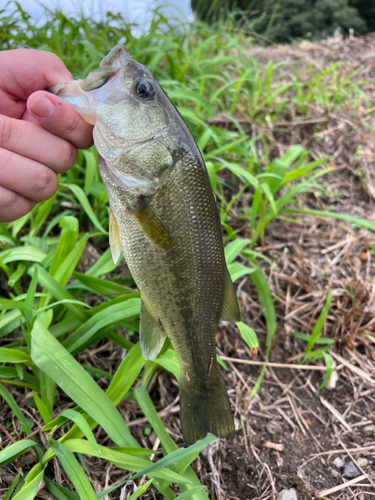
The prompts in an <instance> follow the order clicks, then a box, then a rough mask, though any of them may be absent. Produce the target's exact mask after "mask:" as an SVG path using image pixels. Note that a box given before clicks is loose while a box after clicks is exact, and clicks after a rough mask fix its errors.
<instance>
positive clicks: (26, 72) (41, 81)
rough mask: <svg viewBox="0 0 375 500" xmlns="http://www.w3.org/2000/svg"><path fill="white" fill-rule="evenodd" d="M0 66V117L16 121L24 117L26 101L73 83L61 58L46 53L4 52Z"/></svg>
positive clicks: (29, 51) (35, 51)
mask: <svg viewBox="0 0 375 500" xmlns="http://www.w3.org/2000/svg"><path fill="white" fill-rule="evenodd" d="M0 63H1V72H0V113H2V114H5V115H7V116H11V117H13V118H19V117H20V116H21V115H22V113H23V111H24V108H25V101H26V100H27V98H28V97H29V95H30V94H32V93H33V92H35V91H36V90H41V89H47V88H48V87H51V86H52V85H55V84H57V83H63V82H69V81H70V80H72V79H73V77H72V75H71V74H70V72H69V71H68V70H67V68H66V67H65V64H64V63H63V62H62V60H61V59H60V58H59V57H58V56H56V55H55V54H52V52H46V51H43V50H34V49H17V50H4V51H2V52H1V54H0ZM15 98H16V99H15Z"/></svg>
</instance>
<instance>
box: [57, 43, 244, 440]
mask: <svg viewBox="0 0 375 500" xmlns="http://www.w3.org/2000/svg"><path fill="white" fill-rule="evenodd" d="M101 66H109V68H107V69H103V70H102V71H100V70H99V71H96V72H94V73H91V74H90V75H89V76H88V77H87V79H86V80H81V81H77V82H68V83H67V84H62V85H58V86H56V87H54V88H52V89H51V91H52V92H55V93H56V94H57V95H59V96H60V97H62V98H63V99H65V100H66V101H67V102H69V103H70V104H71V105H72V106H73V107H74V108H75V109H76V110H77V111H78V112H79V113H80V114H81V116H82V117H83V118H84V119H86V120H87V121H89V122H90V123H94V124H95V127H94V142H95V145H96V148H97V150H98V153H99V171H100V174H101V177H102V179H103V182H104V185H105V187H106V190H107V194H108V199H109V204H110V207H111V217H110V243H111V247H112V252H113V256H114V258H115V260H117V258H118V256H119V254H120V251H121V249H122V251H123V254H124V257H125V260H126V262H127V265H128V267H129V270H130V272H131V274H132V276H133V278H134V281H135V282H136V284H137V286H138V288H139V290H140V292H141V300H142V305H141V315H140V342H141V348H142V353H143V355H144V357H145V359H154V358H155V357H156V356H157V355H158V353H159V351H160V349H161V347H162V345H163V342H164V338H165V336H166V335H167V336H168V337H169V338H170V340H171V343H172V346H173V348H174V350H175V352H176V356H177V359H178V362H179V365H180V368H181V376H180V380H179V385H180V417H181V427H182V434H183V436H184V440H185V442H186V443H187V444H191V443H193V442H195V441H196V440H197V439H200V438H203V437H204V436H205V434H207V433H208V432H212V433H214V434H216V435H218V436H225V435H227V434H229V433H231V432H233V430H234V424H233V417H232V413H231V409H230V403H229V400H228V395H227V392H226V389H225V385H224V381H223V379H222V376H221V374H220V372H219V368H218V364H217V361H216V346H215V332H216V327H217V324H218V322H219V320H220V318H222V319H225V320H232V321H234V320H239V319H240V313H239V308H238V303H237V299H236V296H235V293H234V288H233V284H232V282H231V280H230V277H229V273H228V269H227V267H226V263H225V258H224V250H223V243H222V237H221V225H220V219H219V215H218V212H217V207H216V203H215V199H214V196H213V193H212V188H211V185H210V181H209V177H208V174H207V170H206V166H205V164H204V161H203V158H202V156H201V154H200V152H199V149H198V147H197V146H196V144H195V142H194V139H193V137H192V135H191V133H190V131H189V129H188V127H187V126H186V124H185V122H184V121H183V119H182V117H181V116H180V114H179V113H178V111H177V110H176V108H175V107H174V106H173V104H172V103H171V101H170V100H169V99H168V97H167V96H166V94H165V93H164V91H163V89H162V88H161V87H160V85H159V84H158V82H157V81H156V79H155V78H154V76H153V75H152V73H151V72H150V71H149V70H148V69H147V68H145V67H144V66H142V65H141V64H139V63H138V62H136V61H134V60H133V59H132V58H131V57H130V56H129V55H128V54H127V52H126V51H125V49H124V48H123V47H121V46H116V47H115V48H114V49H112V51H111V52H110V54H109V55H108V56H107V57H106V58H104V60H103V61H102V63H101ZM108 75H109V76H108ZM96 82H99V83H96Z"/></svg>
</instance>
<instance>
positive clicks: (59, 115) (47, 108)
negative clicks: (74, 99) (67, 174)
mask: <svg viewBox="0 0 375 500" xmlns="http://www.w3.org/2000/svg"><path fill="white" fill-rule="evenodd" d="M27 109H28V111H29V113H30V115H31V116H32V118H34V119H35V120H36V121H37V122H38V123H40V124H41V125H42V126H43V127H44V128H45V129H47V130H49V131H50V132H52V133H53V134H55V135H58V136H59V137H62V138H63V139H66V140H67V141H69V142H71V143H72V144H74V145H75V146H76V147H77V148H81V149H86V148H89V147H90V146H92V144H93V140H92V128H93V127H92V125H89V124H88V123H86V122H85V121H84V120H83V119H82V118H81V117H80V115H79V114H78V113H77V111H75V110H74V109H73V108H72V107H71V106H70V104H68V103H66V102H65V101H63V100H62V99H60V98H59V97H56V96H54V95H52V94H49V93H48V92H42V91H40V92H34V94H32V95H31V96H30V97H29V99H28V101H27Z"/></svg>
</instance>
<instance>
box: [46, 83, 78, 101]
mask: <svg viewBox="0 0 375 500" xmlns="http://www.w3.org/2000/svg"><path fill="white" fill-rule="evenodd" d="M83 81H84V80H72V81H71V82H66V83H58V84H57V85H54V86H53V87H49V88H48V89H47V92H51V94H55V95H57V96H58V97H77V95H79V94H82V95H83V90H82V85H81V83H82V82H83Z"/></svg>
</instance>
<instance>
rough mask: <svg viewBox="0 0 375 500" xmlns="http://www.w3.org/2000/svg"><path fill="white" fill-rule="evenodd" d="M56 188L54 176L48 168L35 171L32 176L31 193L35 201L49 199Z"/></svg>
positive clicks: (56, 180)
mask: <svg viewBox="0 0 375 500" xmlns="http://www.w3.org/2000/svg"><path fill="white" fill-rule="evenodd" d="M57 187H58V179H57V176H56V174H55V173H54V172H53V171H52V170H51V169H50V168H48V167H43V168H39V169H37V171H36V172H35V174H34V176H33V191H34V194H35V197H36V198H37V199H44V198H49V197H50V196H52V195H53V194H54V193H55V192H56V190H57Z"/></svg>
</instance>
